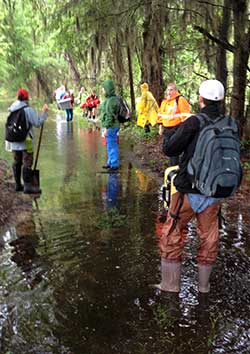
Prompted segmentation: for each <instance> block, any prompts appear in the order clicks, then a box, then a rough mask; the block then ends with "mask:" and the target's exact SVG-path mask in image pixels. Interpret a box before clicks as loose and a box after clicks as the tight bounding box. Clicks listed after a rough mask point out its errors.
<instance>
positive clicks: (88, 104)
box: [80, 95, 100, 108]
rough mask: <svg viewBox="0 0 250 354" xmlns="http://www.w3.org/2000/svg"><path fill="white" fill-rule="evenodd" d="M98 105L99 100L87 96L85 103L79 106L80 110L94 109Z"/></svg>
mask: <svg viewBox="0 0 250 354" xmlns="http://www.w3.org/2000/svg"><path fill="white" fill-rule="evenodd" d="M99 103H100V100H99V98H98V97H97V96H92V95H91V96H89V97H87V98H86V101H85V102H84V103H83V104H81V106H80V108H96V107H97V105H98V104H99Z"/></svg>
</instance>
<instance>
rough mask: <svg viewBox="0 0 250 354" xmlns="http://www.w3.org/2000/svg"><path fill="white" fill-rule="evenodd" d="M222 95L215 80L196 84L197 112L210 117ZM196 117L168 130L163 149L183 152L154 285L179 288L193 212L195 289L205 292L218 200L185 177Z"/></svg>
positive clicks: (214, 250) (216, 239)
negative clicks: (186, 233) (158, 277)
mask: <svg viewBox="0 0 250 354" xmlns="http://www.w3.org/2000/svg"><path fill="white" fill-rule="evenodd" d="M223 99H224V87H223V85H222V83H221V82H220V81H218V80H206V81H204V82H202V84H201V85H200V88H199V105H200V108H201V110H200V112H201V113H205V114H206V115H207V116H208V117H209V118H210V119H212V120H214V119H216V118H217V117H218V116H219V115H220V103H221V101H223ZM199 130H200V121H199V119H198V118H197V116H195V115H192V116H191V117H189V118H188V119H187V120H186V121H184V122H183V123H181V124H180V125H179V126H178V129H177V130H175V131H172V132H171V131H170V132H169V135H168V137H167V138H166V139H165V141H164V146H163V150H164V153H165V154H166V155H168V156H176V155H180V154H182V153H183V155H182V158H181V161H180V164H179V167H180V169H179V171H178V173H177V176H176V177H175V179H174V185H175V187H176V189H177V193H175V194H174V195H173V196H172V200H171V203H170V207H169V210H168V217H167V220H166V222H165V224H164V226H163V230H162V236H161V238H160V241H159V248H160V254H161V276H162V280H161V283H160V284H157V285H156V287H157V288H159V289H161V290H162V291H169V292H177V293H178V292H179V291H180V274H181V261H182V258H183V248H184V242H183V238H182V234H183V231H184V230H185V228H186V226H187V224H188V222H189V221H190V220H191V219H192V218H193V217H195V216H196V219H197V234H198V237H199V248H198V251H197V264H198V290H199V292H200V293H208V292H209V290H210V285H209V277H210V273H211V270H212V266H213V264H214V262H215V259H216V256H217V253H218V247H219V230H218V213H219V209H220V200H219V199H216V198H212V197H207V196H205V195H202V194H201V193H200V192H199V190H198V189H196V188H195V187H194V186H193V184H192V183H191V181H190V179H189V175H188V172H187V165H188V162H189V160H190V158H191V157H192V156H193V154H194V150H195V146H196V142H197V138H198V134H199Z"/></svg>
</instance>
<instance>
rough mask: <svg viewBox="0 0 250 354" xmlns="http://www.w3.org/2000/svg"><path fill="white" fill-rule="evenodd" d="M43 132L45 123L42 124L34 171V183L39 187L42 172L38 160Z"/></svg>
mask: <svg viewBox="0 0 250 354" xmlns="http://www.w3.org/2000/svg"><path fill="white" fill-rule="evenodd" d="M42 134H43V124H42V125H41V129H40V135H39V140H38V145H37V151H36V159H35V164H34V168H33V171H32V172H33V181H32V185H33V186H34V187H38V188H40V173H39V170H37V162H38V157H39V152H40V146H41V141H42Z"/></svg>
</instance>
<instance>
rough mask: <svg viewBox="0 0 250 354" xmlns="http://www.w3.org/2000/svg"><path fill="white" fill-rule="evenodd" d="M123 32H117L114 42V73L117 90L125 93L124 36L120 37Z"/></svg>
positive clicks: (112, 46)
mask: <svg viewBox="0 0 250 354" xmlns="http://www.w3.org/2000/svg"><path fill="white" fill-rule="evenodd" d="M120 36H121V33H119V32H116V36H115V38H114V41H113V42H112V45H111V48H112V57H113V64H114V74H115V81H116V84H117V92H118V93H119V94H120V95H122V94H123V85H124V76H125V70H124V65H123V53H122V46H121V43H122V38H121V37H120Z"/></svg>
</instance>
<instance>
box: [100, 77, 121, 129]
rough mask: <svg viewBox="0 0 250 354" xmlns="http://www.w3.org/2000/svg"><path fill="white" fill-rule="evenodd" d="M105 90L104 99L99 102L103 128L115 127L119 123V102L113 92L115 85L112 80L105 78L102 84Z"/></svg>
mask: <svg viewBox="0 0 250 354" xmlns="http://www.w3.org/2000/svg"><path fill="white" fill-rule="evenodd" d="M102 87H103V88H104V90H105V97H106V99H105V101H104V102H103V103H102V104H101V106H100V110H101V122H102V126H103V128H107V129H108V128H117V127H119V126H120V123H119V121H118V119H117V116H118V111H119V102H118V99H117V96H116V94H115V87H114V83H113V81H112V80H106V81H104V83H103V84H102Z"/></svg>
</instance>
